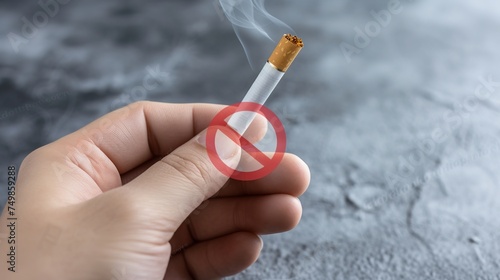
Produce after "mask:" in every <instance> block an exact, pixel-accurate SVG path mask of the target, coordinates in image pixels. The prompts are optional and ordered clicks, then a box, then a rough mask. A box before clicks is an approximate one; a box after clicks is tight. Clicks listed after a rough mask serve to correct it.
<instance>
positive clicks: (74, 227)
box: [0, 102, 310, 280]
mask: <svg viewBox="0 0 500 280" xmlns="http://www.w3.org/2000/svg"><path fill="white" fill-rule="evenodd" d="M222 108H223V106H221V105H210V104H194V105H193V104H186V105H181V104H162V103H152V102H138V103H134V104H131V105H129V106H127V107H124V108H122V109H119V110H117V111H114V112H112V113H110V114H108V115H105V116H103V117H102V118H100V119H98V120H96V121H94V122H92V123H91V124H89V125H87V126H86V127H84V128H82V129H80V130H78V131H76V132H75V133H72V134H70V135H67V136H65V137H63V138H61V139H59V140H57V141H55V142H53V143H51V144H48V145H46V146H44V147H41V148H39V149H37V150H36V151H34V152H32V153H31V154H30V155H28V156H27V157H26V159H25V160H24V161H23V163H22V165H21V168H20V170H19V174H18V178H17V185H16V211H17V212H16V215H17V217H18V220H17V224H16V258H17V259H16V272H15V273H13V272H9V271H8V270H7V267H6V265H8V264H7V263H6V262H5V261H2V265H1V270H0V278H1V279H56V280H57V279H64V280H68V279H86V280H87V279H110V280H115V279H116V280H118V279H120V280H139V279H191V278H195V279H213V278H220V277H224V276H227V275H232V274H235V273H238V272H240V271H242V270H244V269H245V268H247V267H248V266H250V265H251V264H252V263H254V262H255V261H256V259H257V258H258V256H259V253H260V250H261V248H262V240H261V239H260V237H259V234H269V233H277V232H282V231H286V230H290V229H292V228H293V227H295V226H296V225H297V223H298V221H299V220H300V216H301V211H302V210H301V205H300V202H299V200H298V199H297V197H298V196H300V195H301V194H302V193H303V192H304V191H305V189H306V188H307V186H308V184H309V177H310V175H309V169H308V167H307V165H306V164H305V163H304V162H303V161H302V160H300V159H299V158H298V157H296V156H294V155H291V154H286V155H285V156H284V158H283V160H282V161H281V163H280V165H279V166H278V167H277V168H276V169H275V170H274V171H273V172H272V173H271V174H269V175H268V176H266V177H264V178H262V179H259V180H255V181H249V182H242V181H236V180H233V179H229V178H227V177H226V176H224V175H223V174H222V173H221V172H219V171H218V170H217V169H216V168H215V167H214V166H213V164H212V163H211V161H210V159H209V158H208V155H207V151H206V148H205V147H204V146H203V145H204V137H203V136H201V137H200V136H199V135H198V134H199V133H201V135H203V134H204V132H202V131H204V129H205V128H206V127H207V126H208V124H209V123H210V121H211V120H212V118H213V117H214V116H215V114H216V113H217V112H218V111H219V110H220V109H222ZM197 135H198V136H197ZM193 137H194V138H193ZM225 147H226V148H225V150H224V151H221V152H220V153H221V154H224V155H225V157H227V161H226V163H228V164H229V165H231V166H233V167H234V166H236V165H237V163H238V161H239V159H240V156H241V151H240V148H239V146H238V145H236V144H235V143H233V142H231V144H230V143H227V145H225ZM6 212H7V211H3V215H2V218H1V225H2V227H1V229H0V230H1V231H2V233H3V234H4V236H5V234H6V233H7V230H8V228H6V227H5V226H4V225H5V224H7V220H6V216H7V215H6ZM2 233H0V236H1V234H2ZM9 246H10V245H9V244H7V242H5V239H4V240H2V241H1V244H0V252H2V255H3V254H4V252H7V249H8V248H9ZM4 258H5V257H4ZM2 259H3V258H2Z"/></svg>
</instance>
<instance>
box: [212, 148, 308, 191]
mask: <svg viewBox="0 0 500 280" xmlns="http://www.w3.org/2000/svg"><path fill="white" fill-rule="evenodd" d="M310 180H311V173H310V171H309V167H308V166H307V164H306V163H305V162H304V161H303V160H301V159H300V158H299V157H297V156H296V155H293V154H285V155H284V156H283V159H282V160H281V162H280V164H279V165H278V166H277V167H276V169H275V170H273V171H272V172H271V173H270V174H269V175H267V176H266V177H263V178H260V179H257V180H254V181H238V180H233V179H231V180H229V181H228V182H227V184H226V186H224V188H222V189H221V190H220V192H218V193H217V194H216V197H229V196H242V195H263V194H276V193H282V194H289V195H292V196H295V197H298V196H300V195H302V194H303V193H304V192H305V191H306V189H307V187H308V186H309V182H310Z"/></svg>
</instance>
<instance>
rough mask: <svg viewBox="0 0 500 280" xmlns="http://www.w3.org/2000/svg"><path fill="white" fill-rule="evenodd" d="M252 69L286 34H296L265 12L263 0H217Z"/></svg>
mask: <svg viewBox="0 0 500 280" xmlns="http://www.w3.org/2000/svg"><path fill="white" fill-rule="evenodd" d="M219 3H220V6H221V8H222V11H223V12H224V14H225V15H226V17H227V19H228V20H229V21H230V22H231V24H232V25H233V28H234V32H235V33H236V36H237V37H238V39H239V40H240V43H241V46H242V47H243V50H244V51H245V54H246V56H247V59H248V62H249V63H250V67H252V69H254V70H255V69H259V68H260V67H262V65H263V64H264V63H265V61H266V60H267V57H268V56H269V55H270V54H271V52H272V50H273V48H274V47H275V45H276V42H277V41H278V40H279V39H281V37H282V36H283V34H285V33H295V32H294V31H293V29H292V28H291V27H290V26H288V25H287V24H286V23H284V22H282V21H281V20H279V19H277V18H276V17H274V16H272V15H271V14H269V12H267V10H266V8H265V7H264V0H219Z"/></svg>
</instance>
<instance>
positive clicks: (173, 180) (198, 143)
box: [116, 127, 241, 236]
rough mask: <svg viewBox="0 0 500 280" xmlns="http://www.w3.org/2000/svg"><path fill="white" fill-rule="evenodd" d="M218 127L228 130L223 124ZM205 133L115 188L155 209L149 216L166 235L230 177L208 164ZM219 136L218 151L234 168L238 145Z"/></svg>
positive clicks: (237, 159) (217, 141)
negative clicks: (151, 215)
mask: <svg viewBox="0 0 500 280" xmlns="http://www.w3.org/2000/svg"><path fill="white" fill-rule="evenodd" d="M219 129H220V130H221V131H224V130H229V129H228V128H226V127H219ZM228 133H230V132H228ZM204 135H206V131H204V132H203V133H202V134H201V135H199V136H197V137H195V138H194V139H192V140H190V141H189V142H187V143H186V144H184V145H182V146H180V147H178V148H177V149H175V150H174V151H173V152H171V153H170V154H169V155H167V156H166V157H164V158H162V159H161V160H160V161H158V162H157V163H155V164H153V165H152V166H151V167H150V168H148V169H147V170H146V171H144V172H143V173H142V174H141V175H139V176H138V177H137V178H135V179H134V180H132V181H131V182H130V183H128V184H126V185H125V186H124V187H122V188H119V189H117V190H116V192H118V193H119V192H128V193H132V195H133V196H136V199H137V200H140V201H147V207H148V208H149V209H154V213H156V215H157V216H156V217H149V219H157V222H159V224H161V225H163V230H164V231H165V232H166V233H167V236H168V235H169V234H173V233H174V232H175V230H177V228H178V227H179V226H180V225H181V223H182V222H183V221H184V220H185V219H186V218H187V216H188V215H189V214H190V213H191V212H192V211H193V210H195V209H196V208H197V207H198V206H199V205H200V204H201V203H202V202H203V201H205V200H206V199H208V198H209V197H211V196H212V195H213V194H215V193H216V192H217V191H219V189H220V188H221V187H222V186H223V185H224V184H225V183H226V182H227V180H228V179H229V178H228V177H227V176H226V175H224V174H223V173H222V172H221V171H219V170H218V169H217V168H216V167H215V166H214V165H213V164H212V163H211V161H210V159H209V156H208V152H207V149H206V148H205V146H203V145H204V144H205V142H206V139H205V136H204ZM221 135H222V137H220V138H217V140H216V144H217V146H219V147H218V153H219V155H220V156H221V157H222V158H224V160H225V163H226V164H227V165H228V166H229V167H232V168H235V167H236V166H237V164H238V162H239V158H240V155H241V149H240V146H239V145H238V144H237V143H235V142H234V141H233V140H231V139H230V138H228V137H224V134H222V133H221ZM166 213H168V215H167V214H166Z"/></svg>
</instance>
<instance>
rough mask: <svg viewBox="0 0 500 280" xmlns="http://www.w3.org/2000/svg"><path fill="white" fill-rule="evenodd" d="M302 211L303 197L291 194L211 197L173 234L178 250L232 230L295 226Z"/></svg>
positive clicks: (266, 231) (262, 230) (280, 229)
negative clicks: (301, 200)
mask: <svg viewBox="0 0 500 280" xmlns="http://www.w3.org/2000/svg"><path fill="white" fill-rule="evenodd" d="M301 215H302V207H301V204H300V201H299V200H298V199H297V198H295V197H293V196H290V195H284V194H275V195H264V196H252V197H232V198H221V199H210V200H209V201H207V202H206V203H204V204H203V206H202V207H200V208H199V209H197V210H196V211H195V212H194V213H193V214H191V215H190V218H189V220H188V222H187V223H184V224H183V225H182V226H181V228H180V229H179V231H178V232H177V233H176V234H175V236H174V237H173V238H172V241H171V244H172V249H173V251H174V252H175V251H176V250H178V249H179V248H181V247H184V246H188V245H190V244H192V243H193V242H195V241H203V240H208V239H212V238H216V237H219V236H223V235H226V234H230V233H232V232H237V231H248V232H254V233H256V234H270V233H278V232H283V231H288V230H290V229H292V228H294V227H295V226H296V225H297V224H298V222H299V220H300V217H301Z"/></svg>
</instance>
